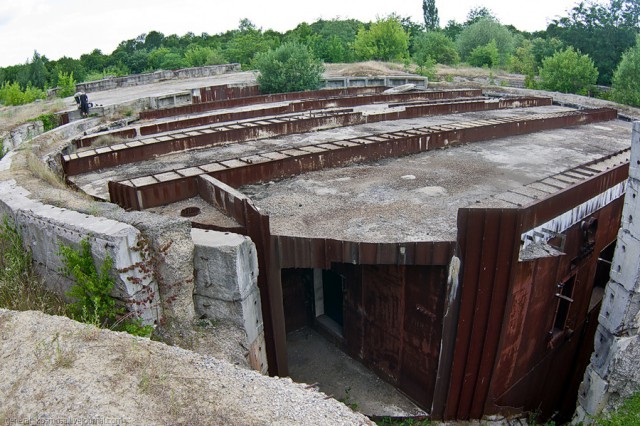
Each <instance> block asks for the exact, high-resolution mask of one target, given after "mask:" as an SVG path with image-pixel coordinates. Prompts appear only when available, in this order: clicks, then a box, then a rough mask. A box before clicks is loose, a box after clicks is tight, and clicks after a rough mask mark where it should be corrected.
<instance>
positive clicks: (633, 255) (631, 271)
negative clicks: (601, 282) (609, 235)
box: [610, 210, 640, 292]
mask: <svg viewBox="0 0 640 426" xmlns="http://www.w3.org/2000/svg"><path fill="white" fill-rule="evenodd" d="M638 211H639V212H640V210H638ZM638 222H639V223H640V217H638ZM638 259H640V240H638V239H636V238H635V237H634V236H633V235H632V234H631V233H629V232H628V231H627V230H626V229H624V228H623V229H621V230H620V232H619V233H618V241H617V243H616V251H615V254H614V255H613V260H612V261H611V271H610V277H611V279H612V280H614V281H616V282H617V283H619V284H621V285H622V286H623V287H624V288H625V289H626V290H627V291H629V292H638V291H640V262H638Z"/></svg>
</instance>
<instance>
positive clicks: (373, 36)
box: [354, 15, 409, 61]
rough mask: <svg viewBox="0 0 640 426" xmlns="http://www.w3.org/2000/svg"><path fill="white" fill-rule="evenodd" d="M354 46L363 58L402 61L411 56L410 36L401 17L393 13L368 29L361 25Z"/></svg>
mask: <svg viewBox="0 0 640 426" xmlns="http://www.w3.org/2000/svg"><path fill="white" fill-rule="evenodd" d="M354 47H355V51H356V56H357V57H358V58H360V59H363V60H369V59H374V60H379V61H402V60H404V59H405V58H407V57H408V56H409V36H408V35H407V33H406V32H405V31H404V29H403V28H402V24H401V23H400V20H399V18H398V17H397V16H395V15H391V16H388V17H387V18H384V19H378V20H377V21H376V22H375V23H373V24H371V27H370V28H369V29H368V30H367V29H365V28H364V27H361V28H360V30H359V31H358V34H357V35H356V40H355V44H354Z"/></svg>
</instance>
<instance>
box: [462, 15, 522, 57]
mask: <svg viewBox="0 0 640 426" xmlns="http://www.w3.org/2000/svg"><path fill="white" fill-rule="evenodd" d="M491 41H494V42H495V44H496V48H497V49H498V55H499V63H500V64H506V63H507V61H508V58H509V57H510V55H511V53H512V52H513V49H514V46H515V40H514V37H513V35H512V34H511V32H510V31H509V30H508V29H507V28H506V27H505V26H504V25H502V24H500V23H499V22H497V21H495V20H493V19H491V18H480V19H479V20H478V21H476V22H475V23H473V24H471V25H470V26H468V27H467V28H465V29H464V30H462V32H461V33H460V35H459V36H458V40H457V45H458V52H460V56H461V57H462V59H463V60H465V61H468V60H469V56H470V55H471V52H473V50H474V49H475V48H477V47H479V46H486V45H488V44H489V43H491Z"/></svg>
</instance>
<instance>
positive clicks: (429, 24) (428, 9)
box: [422, 0, 440, 31]
mask: <svg viewBox="0 0 640 426" xmlns="http://www.w3.org/2000/svg"><path fill="white" fill-rule="evenodd" d="M422 15H423V16H424V27H425V28H426V29H427V31H433V30H436V29H438V28H440V17H439V16H438V8H437V7H436V0H422Z"/></svg>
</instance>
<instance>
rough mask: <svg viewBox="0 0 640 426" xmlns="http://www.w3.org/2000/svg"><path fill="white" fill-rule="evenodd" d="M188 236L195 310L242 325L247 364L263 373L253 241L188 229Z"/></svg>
mask: <svg viewBox="0 0 640 426" xmlns="http://www.w3.org/2000/svg"><path fill="white" fill-rule="evenodd" d="M191 236H192V238H193V242H194V244H195V255H194V268H195V290H194V295H193V298H194V302H195V307H196V313H197V314H199V315H205V316H206V317H207V318H211V319H214V320H219V321H220V320H222V321H230V322H232V323H234V324H235V325H237V326H238V327H240V328H242V329H243V330H244V331H245V333H246V336H247V341H246V342H242V343H243V344H245V345H246V347H247V348H249V355H248V360H247V361H248V362H249V365H250V366H251V367H252V368H253V369H255V370H258V371H260V372H262V373H263V374H266V373H267V368H268V365H267V355H266V349H265V341H264V324H263V321H262V307H261V302H260V291H259V289H258V257H257V253H256V247H255V245H254V244H253V242H252V241H251V239H250V238H248V237H245V236H242V235H237V234H230V233H227V232H215V231H204V230H201V229H192V230H191Z"/></svg>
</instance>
